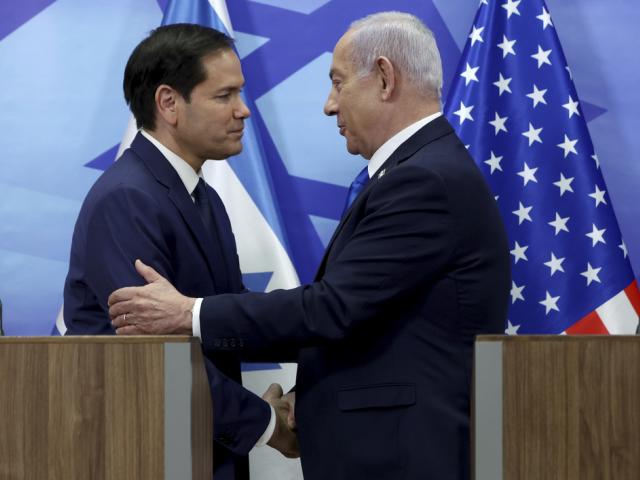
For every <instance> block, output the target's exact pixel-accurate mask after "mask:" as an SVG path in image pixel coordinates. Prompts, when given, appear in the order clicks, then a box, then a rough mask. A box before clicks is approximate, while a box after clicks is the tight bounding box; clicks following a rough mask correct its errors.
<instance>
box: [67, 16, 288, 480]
mask: <svg viewBox="0 0 640 480" xmlns="http://www.w3.org/2000/svg"><path fill="white" fill-rule="evenodd" d="M232 42H233V41H232V40H231V39H230V38H229V37H227V36H226V35H224V34H223V33H220V32H218V31H216V30H213V29H210V28H206V27H202V26H198V25H188V24H178V25H169V26H164V27H160V28H158V29H156V30H155V31H153V32H152V33H151V34H150V36H149V37H148V38H146V39H145V40H143V41H142V42H141V43H140V44H139V45H138V46H137V47H136V48H135V50H134V51H133V53H132V54H131V57H130V58H129V61H128V62H127V66H126V69H125V74H124V94H125V99H126V101H127V103H128V104H129V105H130V108H131V111H132V112H133V114H134V116H135V118H136V122H137V124H138V127H139V128H141V130H140V131H139V132H138V134H137V135H136V137H135V138H134V140H133V142H132V144H131V147H130V148H129V149H128V150H126V151H125V152H124V153H123V155H122V157H121V158H120V159H119V160H118V161H117V162H116V163H115V164H114V165H112V166H111V167H110V168H109V169H108V170H107V171H106V172H105V173H104V174H103V175H102V176H101V177H100V178H99V179H98V180H97V181H96V183H95V185H94V186H93V187H92V188H91V190H90V191H89V193H88V194H87V197H86V199H85V201H84V204H83V205H82V209H81V210H80V214H79V216H78V220H77V222H76V226H75V230H74V234H73V242H72V246H71V258H70V264H69V273H68V275H67V279H66V282H65V288H64V319H65V323H66V325H67V329H68V330H67V333H68V334H72V335H74V334H81V335H100V334H113V333H114V329H113V328H112V326H111V323H110V320H109V316H108V312H107V310H108V307H107V297H108V295H109V293H111V292H112V291H113V290H114V289H116V288H119V287H122V286H124V285H131V284H142V283H144V281H143V279H142V278H141V277H140V276H139V274H138V273H137V272H136V270H135V268H134V267H133V261H134V260H135V259H136V258H143V259H145V260H146V261H148V262H149V263H151V264H153V265H155V266H156V267H157V268H158V271H160V272H162V274H163V275H164V276H166V277H167V278H169V279H171V281H172V282H173V283H175V285H177V286H178V287H179V288H180V289H181V290H182V291H184V292H188V293H189V294H190V295H193V296H205V295H217V294H220V293H240V292H243V291H245V288H244V286H243V284H242V278H241V274H240V267H239V262H238V256H237V253H236V246H235V239H234V237H233V233H232V231H231V225H230V223H229V219H228V217H227V213H226V211H225V208H224V205H223V204H222V201H221V200H220V197H219V196H218V195H217V194H216V192H215V191H214V190H213V189H212V188H211V187H209V186H208V185H206V183H205V182H204V180H203V178H202V173H201V167H202V165H203V163H204V162H205V161H206V160H207V159H225V158H227V157H229V156H231V155H236V154H238V153H239V152H240V151H241V150H242V143H241V139H242V135H243V124H244V119H245V118H247V117H248V116H249V110H248V109H247V106H246V105H245V104H244V102H243V101H242V98H241V95H240V93H241V89H242V87H243V85H244V78H243V76H242V71H241V68H240V61H239V59H238V57H237V55H236V54H235V52H234V51H233V48H232V47H233V43H232ZM189 333H193V334H194V335H196V336H197V335H199V332H198V331H195V332H189ZM207 362H208V363H207V373H208V375H209V381H210V384H211V392H212V399H213V403H214V435H215V441H216V442H215V447H214V464H215V467H214V468H215V478H216V479H220V480H224V479H245V478H248V462H247V454H248V452H249V450H251V448H253V447H254V446H255V445H256V444H264V443H267V441H268V442H269V444H270V445H272V446H275V447H276V448H279V449H280V450H282V451H284V452H285V454H288V455H295V451H296V445H295V437H294V436H293V435H292V434H289V435H288V436H283V435H284V434H286V433H287V432H286V431H285V429H284V426H285V421H284V417H283V416H282V414H281V412H280V411H279V412H278V413H279V414H278V415H276V411H275V410H274V409H273V407H270V405H269V404H268V403H267V402H265V401H264V400H262V399H260V398H259V397H257V396H256V395H254V394H253V393H251V392H249V391H248V390H246V389H244V388H243V387H242V386H241V385H240V381H241V377H240V362H239V358H238V355H237V354H233V353H232V354H229V353H224V352H223V353H215V354H212V353H210V352H209V353H208V354H207ZM214 365H215V366H214ZM265 398H267V397H266V396H265ZM274 432H275V433H274ZM272 434H273V435H272ZM285 438H286V439H287V440H286V442H287V443H286V446H285V443H282V442H283V439H285Z"/></svg>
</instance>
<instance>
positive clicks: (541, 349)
mask: <svg viewBox="0 0 640 480" xmlns="http://www.w3.org/2000/svg"><path fill="white" fill-rule="evenodd" d="M474 377H475V378H474V410H473V412H472V415H473V417H474V419H473V425H474V431H473V432H472V439H473V443H474V446H473V449H472V451H473V454H474V458H473V470H474V473H475V477H474V478H475V480H502V479H504V480H555V479H557V480H589V479H593V480H609V479H611V480H637V479H639V478H640V337H638V336H635V337H631V336H629V337H625V336H521V337H505V336H481V337H478V339H477V341H476V348H475V374H474Z"/></svg>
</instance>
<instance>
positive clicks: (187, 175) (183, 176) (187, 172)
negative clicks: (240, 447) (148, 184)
mask: <svg viewBox="0 0 640 480" xmlns="http://www.w3.org/2000/svg"><path fill="white" fill-rule="evenodd" d="M140 133H141V134H142V136H143V137H144V138H146V139H147V140H149V141H150V142H151V143H152V144H153V146H154V147H156V148H157V149H158V150H160V153H162V155H164V157H165V158H166V159H167V161H168V162H169V163H170V164H171V166H172V167H173V168H174V169H175V171H176V173H177V174H178V176H179V177H180V180H182V183H183V184H184V188H186V189H187V192H189V195H191V200H192V201H193V202H195V198H194V197H193V191H194V190H195V189H196V187H197V186H198V181H199V180H200V179H201V178H204V177H203V176H202V170H200V171H198V172H197V173H196V171H195V170H194V169H193V167H191V165H189V164H188V163H187V162H186V161H185V160H184V159H183V158H181V157H179V156H178V155H176V154H175V153H173V152H172V151H171V150H169V149H168V148H167V147H165V146H164V145H163V144H162V143H160V142H159V141H158V140H157V139H156V138H155V137H153V136H152V135H151V134H150V133H149V132H146V131H145V130H140ZM201 305H202V299H201V298H198V299H197V300H196V303H195V305H194V306H193V313H192V323H191V329H192V331H193V336H194V337H197V338H198V339H200V340H202V333H201V330H200V306H201ZM269 408H270V409H271V419H270V420H269V424H268V425H267V429H266V430H265V431H264V433H263V434H262V436H261V437H260V438H259V439H258V441H257V442H256V444H255V446H256V447H261V446H263V445H266V444H267V442H268V441H269V440H270V439H271V437H272V436H273V432H274V430H275V428H276V412H275V410H274V409H273V407H272V406H271V405H269Z"/></svg>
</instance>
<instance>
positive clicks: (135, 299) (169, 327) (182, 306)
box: [108, 260, 195, 335]
mask: <svg viewBox="0 0 640 480" xmlns="http://www.w3.org/2000/svg"><path fill="white" fill-rule="evenodd" d="M135 266H136V270H137V271H138V273H139V274H140V275H141V276H142V277H143V278H144V279H145V281H146V282H147V283H148V285H145V286H143V287H125V288H121V289H119V290H116V291H115V292H113V293H112V294H111V295H110V296H109V301H108V303H109V316H110V317H111V322H112V324H113V327H114V328H115V329H116V334H118V335H171V334H177V335H191V333H192V327H191V322H192V318H191V316H192V313H191V312H192V309H193V304H194V303H195V298H190V297H185V296H184V295H182V294H181V293H180V292H178V291H177V290H176V289H175V288H174V287H173V285H171V284H170V283H169V282H168V281H167V280H166V279H165V278H164V277H162V276H161V275H160V274H159V273H158V272H156V271H155V270H154V269H153V268H151V267H149V266H147V265H145V264H144V263H142V262H141V261H140V260H136V262H135Z"/></svg>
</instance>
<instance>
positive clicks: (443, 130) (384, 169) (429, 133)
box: [315, 115, 453, 280]
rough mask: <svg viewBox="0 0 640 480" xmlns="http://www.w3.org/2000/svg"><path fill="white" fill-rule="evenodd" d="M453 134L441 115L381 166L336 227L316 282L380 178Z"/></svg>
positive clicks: (400, 147) (408, 140)
mask: <svg viewBox="0 0 640 480" xmlns="http://www.w3.org/2000/svg"><path fill="white" fill-rule="evenodd" d="M452 132H453V128H452V127H451V125H450V124H449V122H448V121H447V119H446V118H445V116H444V115H440V116H439V117H438V118H436V119H434V120H433V121H431V122H429V123H428V124H427V125H425V126H424V127H422V128H421V129H420V130H418V131H417V132H416V133H414V134H413V135H412V136H411V137H409V138H408V139H407V141H405V142H404V143H403V144H402V145H400V146H399V147H398V148H397V149H396V150H395V151H394V152H393V153H392V154H391V156H390V157H389V158H388V159H387V160H386V161H385V162H384V163H383V164H382V165H381V166H380V168H379V169H378V170H377V171H376V172H375V173H374V174H373V176H372V177H371V179H370V180H369V182H368V183H367V185H366V186H365V187H364V189H363V190H362V192H360V195H358V197H357V198H356V199H355V201H354V202H353V204H352V205H351V207H349V209H348V210H347V211H346V212H345V214H344V216H343V217H342V218H341V219H340V223H339V224H338V226H337V227H336V230H335V232H333V235H332V237H331V240H329V243H328V244H327V248H326V249H325V252H324V255H323V257H322V261H321V262H320V266H319V267H318V271H317V273H316V277H315V278H316V280H319V279H320V278H321V277H322V275H323V274H324V269H325V267H326V263H327V258H328V257H329V253H330V252H331V248H332V247H333V244H334V242H335V240H336V239H337V238H338V236H339V235H340V233H341V231H342V229H343V228H344V226H345V225H346V224H347V222H348V221H349V219H350V218H351V215H352V213H353V212H354V211H356V206H357V205H359V204H360V203H361V202H363V201H364V199H365V198H366V197H367V192H368V191H369V190H370V189H371V188H373V186H374V185H375V184H376V183H377V182H378V180H379V179H380V178H382V177H383V176H384V175H386V174H387V173H389V171H390V170H391V169H393V168H395V167H396V166H397V165H398V164H400V163H402V162H403V161H404V160H406V159H407V158H410V157H411V156H412V155H413V154H414V153H416V152H417V151H418V150H420V149H421V148H422V147H424V146H425V145H427V144H429V143H431V142H433V141H435V140H437V139H439V138H441V137H443V136H445V135H448V134H450V133H452Z"/></svg>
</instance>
